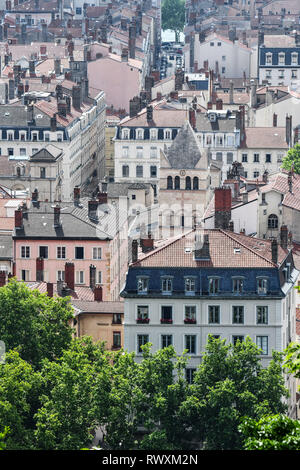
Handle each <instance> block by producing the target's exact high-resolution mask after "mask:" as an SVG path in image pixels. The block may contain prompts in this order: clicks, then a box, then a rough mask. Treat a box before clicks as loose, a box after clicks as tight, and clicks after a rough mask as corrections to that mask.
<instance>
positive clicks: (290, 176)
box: [288, 171, 293, 193]
mask: <svg viewBox="0 0 300 470" xmlns="http://www.w3.org/2000/svg"><path fill="white" fill-rule="evenodd" d="M288 185H289V192H290V193H292V192H293V174H292V172H291V171H289V174H288Z"/></svg>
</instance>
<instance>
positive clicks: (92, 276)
mask: <svg viewBox="0 0 300 470" xmlns="http://www.w3.org/2000/svg"><path fill="white" fill-rule="evenodd" d="M95 287H96V266H95V265H93V264H90V288H91V289H94V288H95Z"/></svg>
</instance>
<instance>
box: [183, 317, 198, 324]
mask: <svg viewBox="0 0 300 470" xmlns="http://www.w3.org/2000/svg"><path fill="white" fill-rule="evenodd" d="M184 323H187V324H195V323H196V318H185V319H184Z"/></svg>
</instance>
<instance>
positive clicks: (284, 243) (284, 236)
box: [280, 225, 288, 250]
mask: <svg viewBox="0 0 300 470" xmlns="http://www.w3.org/2000/svg"><path fill="white" fill-rule="evenodd" d="M280 246H281V248H283V249H284V250H286V249H287V247H288V228H287V225H282V226H281V228H280Z"/></svg>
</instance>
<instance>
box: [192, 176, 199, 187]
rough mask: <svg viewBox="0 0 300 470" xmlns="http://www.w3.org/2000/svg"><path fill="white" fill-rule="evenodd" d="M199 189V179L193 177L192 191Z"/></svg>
mask: <svg viewBox="0 0 300 470" xmlns="http://www.w3.org/2000/svg"><path fill="white" fill-rule="evenodd" d="M198 189H199V178H198V176H194V178H193V190H194V191H195V190H196V191H197V190H198Z"/></svg>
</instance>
